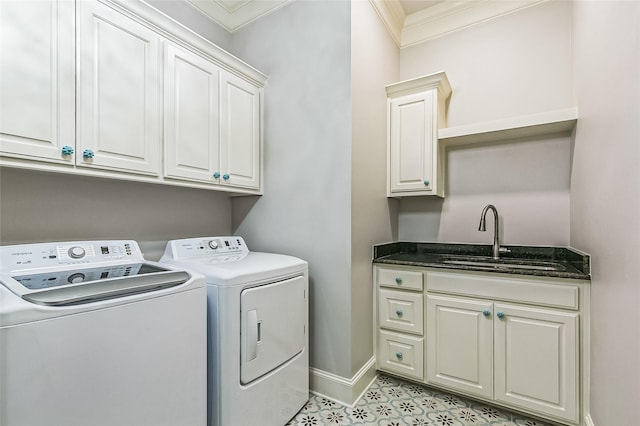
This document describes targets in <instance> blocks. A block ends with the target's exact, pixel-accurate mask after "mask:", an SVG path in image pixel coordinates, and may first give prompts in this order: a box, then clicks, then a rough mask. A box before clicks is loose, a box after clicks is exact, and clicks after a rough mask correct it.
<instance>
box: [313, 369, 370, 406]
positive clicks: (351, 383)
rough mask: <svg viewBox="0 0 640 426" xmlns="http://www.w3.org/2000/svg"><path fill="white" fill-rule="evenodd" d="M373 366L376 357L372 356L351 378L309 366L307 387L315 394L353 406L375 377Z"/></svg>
mask: <svg viewBox="0 0 640 426" xmlns="http://www.w3.org/2000/svg"><path fill="white" fill-rule="evenodd" d="M375 367H376V359H375V357H372V358H371V359H370V360H369V361H367V362H366V363H365V364H364V365H363V366H362V368H361V369H360V370H359V371H358V372H357V373H356V374H355V375H354V376H353V377H352V378H351V379H345V378H344V377H342V376H338V375H335V374H332V373H329V372H326V371H323V370H318V369H316V368H309V385H310V386H309V387H310V388H311V389H310V390H311V392H312V393H314V394H316V395H319V396H321V397H324V398H327V399H330V400H332V401H335V402H338V403H340V404H342V405H346V406H348V407H353V406H354V405H355V404H356V403H357V402H358V401H359V400H360V398H361V397H362V395H363V394H364V392H365V391H366V390H367V389H368V388H369V386H371V383H373V381H374V380H375V379H376V369H375Z"/></svg>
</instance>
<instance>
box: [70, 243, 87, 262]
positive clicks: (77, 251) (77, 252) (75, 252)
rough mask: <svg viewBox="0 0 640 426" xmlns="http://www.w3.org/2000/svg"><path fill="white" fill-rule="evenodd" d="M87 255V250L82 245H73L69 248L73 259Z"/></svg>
mask: <svg viewBox="0 0 640 426" xmlns="http://www.w3.org/2000/svg"><path fill="white" fill-rule="evenodd" d="M84 255H85V251H84V249H83V248H82V247H80V246H75V247H71V248H70V249H69V257H70V258H72V259H81V258H83V257H84Z"/></svg>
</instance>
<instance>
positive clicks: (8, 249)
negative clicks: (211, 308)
mask: <svg viewBox="0 0 640 426" xmlns="http://www.w3.org/2000/svg"><path fill="white" fill-rule="evenodd" d="M0 272H1V274H0V349H1V351H2V352H1V353H0V424H1V425H7V426H23V425H24V426H38V425H43V426H44V425H47V426H63V425H64V426H86V425H92V426H100V425H103V426H113V425H140V426H143V425H145V426H146V425H148V426H158V425H166V426H175V425H190V426H191V425H204V424H205V422H206V412H207V409H206V379H205V375H206V368H207V365H206V345H205V343H204V342H205V341H206V327H205V325H204V324H203V322H204V320H205V318H206V304H205V303H204V302H205V297H206V296H205V295H206V288H205V283H204V279H203V277H202V276H201V275H199V274H197V273H193V272H187V271H185V270H184V269H181V268H176V267H172V266H169V265H161V264H159V263H157V262H147V261H145V260H144V257H143V255H142V253H141V252H140V249H139V247H138V244H137V243H136V242H135V241H130V240H126V241H122V240H120V241H76V242H60V243H42V244H23V245H13V246H2V247H0Z"/></svg>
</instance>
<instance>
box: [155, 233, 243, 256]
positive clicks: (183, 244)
mask: <svg viewBox="0 0 640 426" xmlns="http://www.w3.org/2000/svg"><path fill="white" fill-rule="evenodd" d="M247 253H249V248H248V247H247V245H246V244H245V243H244V240H243V239H242V237H200V238H186V239H183V240H174V241H171V242H170V243H169V244H168V245H167V248H166V250H165V253H164V256H163V257H162V260H168V259H173V260H177V259H189V258H193V257H199V256H209V257H210V256H215V255H224V256H229V255H246V254H247Z"/></svg>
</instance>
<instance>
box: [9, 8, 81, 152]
mask: <svg viewBox="0 0 640 426" xmlns="http://www.w3.org/2000/svg"><path fill="white" fill-rule="evenodd" d="M74 7H75V4H74V2H73V1H68V0H60V1H51V2H35V1H22V0H2V1H0V76H1V77H0V151H1V152H2V154H3V155H5V156H9V157H16V158H25V159H35V160H38V161H49V162H57V163H66V164H73V151H74V148H75V92H74V90H75V80H74V79H75V69H74V67H75V61H74V46H75V40H74V37H75V23H74ZM65 146H66V148H65V149H64V151H63V147H65Z"/></svg>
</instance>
